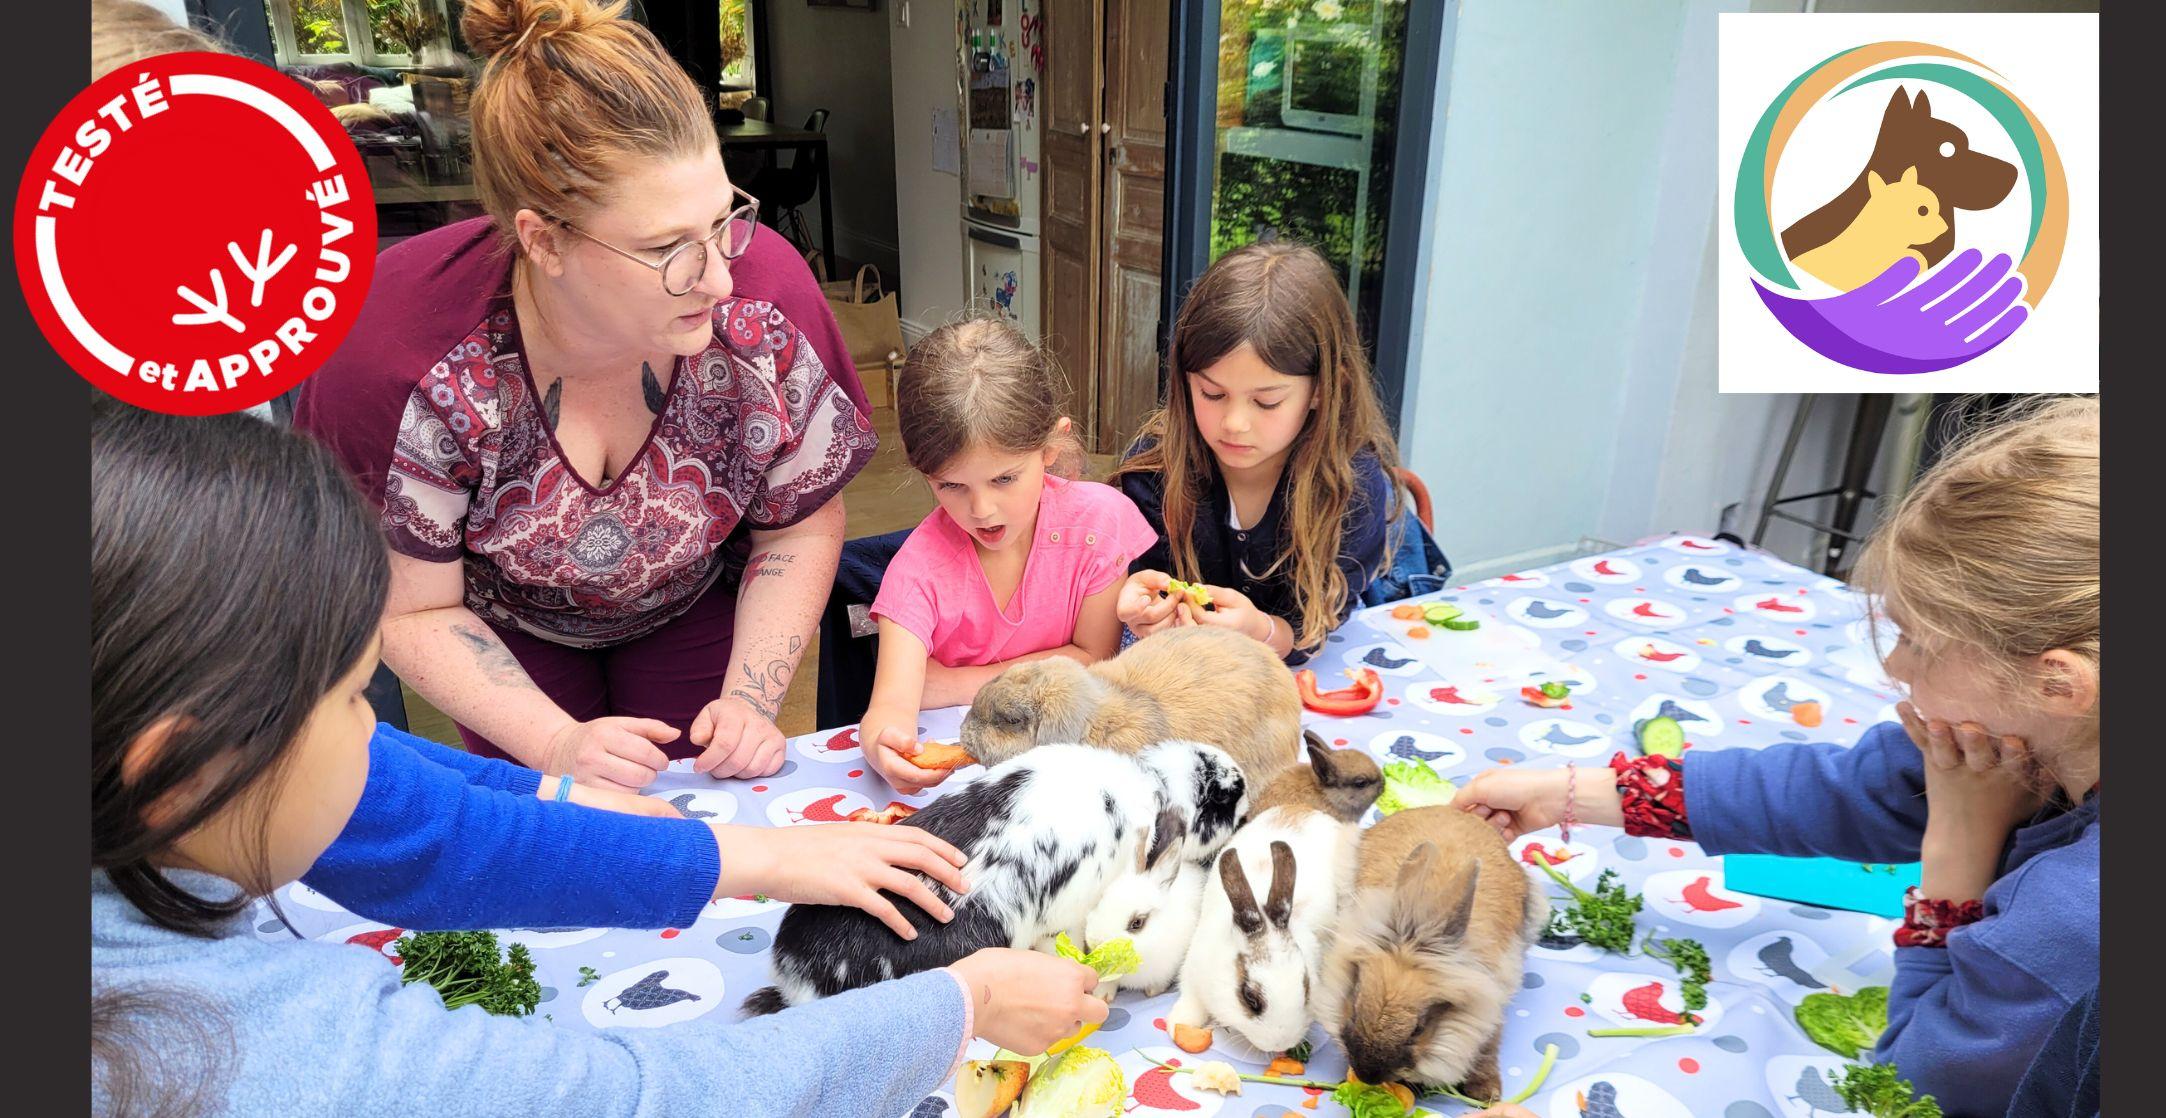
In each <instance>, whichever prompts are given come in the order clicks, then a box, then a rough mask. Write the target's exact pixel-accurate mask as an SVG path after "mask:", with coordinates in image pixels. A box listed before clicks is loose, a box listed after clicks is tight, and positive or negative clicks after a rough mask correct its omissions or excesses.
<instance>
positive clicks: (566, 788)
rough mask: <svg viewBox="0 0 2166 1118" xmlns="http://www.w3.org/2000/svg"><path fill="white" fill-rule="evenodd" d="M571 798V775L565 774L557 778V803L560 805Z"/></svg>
mask: <svg viewBox="0 0 2166 1118" xmlns="http://www.w3.org/2000/svg"><path fill="white" fill-rule="evenodd" d="M571 798H572V774H570V773H565V774H564V775H563V776H560V777H558V778H557V802H558V803H560V804H561V803H563V802H565V801H566V800H569V799H571Z"/></svg>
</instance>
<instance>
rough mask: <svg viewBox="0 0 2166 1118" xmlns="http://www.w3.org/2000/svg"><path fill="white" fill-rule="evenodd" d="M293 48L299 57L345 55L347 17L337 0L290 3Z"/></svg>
mask: <svg viewBox="0 0 2166 1118" xmlns="http://www.w3.org/2000/svg"><path fill="white" fill-rule="evenodd" d="M293 47H294V49H295V50H297V51H299V52H300V53H302V54H345V53H346V52H347V51H349V50H351V49H353V48H352V47H350V46H348V45H347V41H346V14H345V12H344V11H343V9H342V8H341V7H340V4H339V0H293Z"/></svg>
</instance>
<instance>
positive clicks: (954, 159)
mask: <svg viewBox="0 0 2166 1118" xmlns="http://www.w3.org/2000/svg"><path fill="white" fill-rule="evenodd" d="M960 118H961V114H960V113H958V112H956V110H955V106H953V105H937V106H934V108H933V170H935V171H938V172H940V173H941V174H944V175H960V174H962V173H963V137H962V123H961V120H960Z"/></svg>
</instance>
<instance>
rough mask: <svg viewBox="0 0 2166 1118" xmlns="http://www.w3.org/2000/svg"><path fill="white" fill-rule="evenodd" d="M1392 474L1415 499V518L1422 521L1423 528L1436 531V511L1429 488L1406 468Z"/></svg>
mask: <svg viewBox="0 0 2166 1118" xmlns="http://www.w3.org/2000/svg"><path fill="white" fill-rule="evenodd" d="M1392 474H1393V475H1394V476H1396V477H1397V478H1398V479H1399V484H1401V485H1404V486H1406V491H1407V494H1408V495H1409V496H1411V497H1413V498H1414V518H1415V519H1417V520H1419V521H1421V526H1422V527H1424V528H1427V529H1429V530H1430V531H1432V532H1434V531H1436V517H1435V515H1434V511H1435V510H1434V509H1433V508H1432V507H1431V506H1430V504H1429V487H1428V486H1426V485H1423V484H1422V480H1421V478H1420V476H1419V475H1417V474H1415V473H1414V471H1412V470H1409V469H1407V468H1406V467H1405V466H1400V467H1398V468H1396V469H1394V470H1392Z"/></svg>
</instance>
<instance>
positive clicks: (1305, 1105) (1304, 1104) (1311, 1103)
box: [1301, 1095, 1323, 1110]
mask: <svg viewBox="0 0 2166 1118" xmlns="http://www.w3.org/2000/svg"><path fill="white" fill-rule="evenodd" d="M1320 1098H1323V1096H1322V1095H1310V1096H1309V1097H1308V1098H1305V1099H1302V1100H1301V1109H1303V1110H1314V1109H1316V1100H1317V1099H1320Z"/></svg>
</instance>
